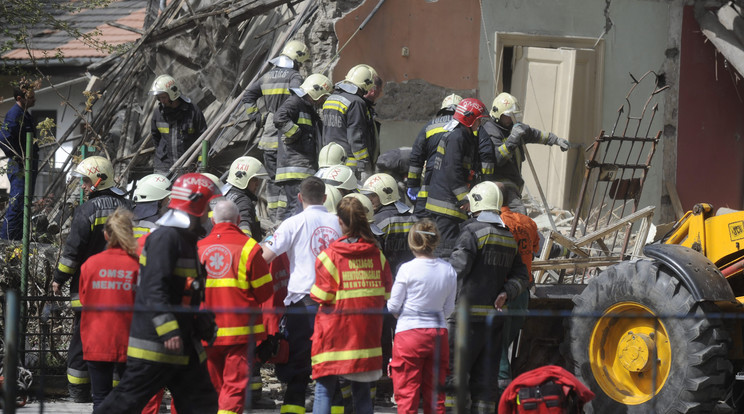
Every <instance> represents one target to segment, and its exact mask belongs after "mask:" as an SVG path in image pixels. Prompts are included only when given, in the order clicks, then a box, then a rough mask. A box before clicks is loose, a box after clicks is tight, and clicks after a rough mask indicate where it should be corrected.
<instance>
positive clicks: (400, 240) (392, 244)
mask: <svg viewBox="0 0 744 414" xmlns="http://www.w3.org/2000/svg"><path fill="white" fill-rule="evenodd" d="M399 206H400V208H399ZM402 207H405V205H403V204H399V203H393V204H388V205H386V206H382V207H380V209H379V210H378V211H377V212H376V213H375V218H374V219H375V224H376V225H377V227H379V228H380V230H381V231H382V234H381V235H379V236H378V240H379V241H380V245H381V246H382V253H383V254H384V255H385V257H386V258H387V260H388V262H389V263H390V270H391V271H392V272H393V275H396V274H397V273H398V268H399V267H400V265H402V264H403V263H405V262H407V261H410V260H413V253H412V252H411V249H410V247H408V233H409V232H410V231H411V226H413V223H415V222H416V216H414V215H413V214H411V212H410V210H404V211H401V210H402Z"/></svg>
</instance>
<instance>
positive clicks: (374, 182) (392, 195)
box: [361, 173, 400, 206]
mask: <svg viewBox="0 0 744 414" xmlns="http://www.w3.org/2000/svg"><path fill="white" fill-rule="evenodd" d="M361 191H362V192H369V193H374V194H377V196H378V197H380V204H382V205H383V206H386V205H388V204H393V203H395V202H396V201H398V200H400V194H399V193H398V183H397V182H396V181H395V178H393V177H392V176H391V175H390V174H385V173H379V174H374V175H372V176H371V177H369V178H367V181H365V182H364V185H363V186H362V190H361Z"/></svg>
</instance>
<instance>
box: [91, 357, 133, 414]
mask: <svg viewBox="0 0 744 414" xmlns="http://www.w3.org/2000/svg"><path fill="white" fill-rule="evenodd" d="M125 368H126V365H124V364H123V363H116V362H108V361H88V373H89V374H90V388H91V391H92V392H93V409H94V410H95V409H96V407H98V406H99V405H100V404H101V403H102V402H103V400H105V399H106V397H107V396H108V395H109V393H111V390H112V389H113V388H114V373H117V374H118V377H117V379H120V378H121V377H123V376H124V369H125Z"/></svg>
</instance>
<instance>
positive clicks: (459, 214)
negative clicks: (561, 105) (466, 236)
mask: <svg viewBox="0 0 744 414" xmlns="http://www.w3.org/2000/svg"><path fill="white" fill-rule="evenodd" d="M487 116H488V113H487V109H486V106H485V105H484V104H483V102H481V101H480V100H478V99H475V98H467V99H463V100H462V101H460V103H459V104H457V107H456V109H455V114H454V115H453V119H452V120H451V121H449V122H448V123H447V124H446V125H444V126H443V129H444V130H445V131H447V132H446V133H445V134H444V135H443V136H442V137H441V138H440V140H439V144H438V146H437V153H436V156H435V158H434V162H433V163H432V164H433V165H432V167H431V168H432V172H431V180H430V181H429V190H428V197H427V200H426V210H427V212H428V213H429V214H430V215H431V218H432V219H433V220H434V222H435V223H436V225H437V228H438V229H439V231H440V233H441V235H442V243H441V245H440V249H441V250H439V254H441V255H442V257H446V256H447V255H448V251H449V250H451V249H452V246H453V243H454V242H455V239H457V236H458V234H459V233H460V228H459V227H460V223H462V222H464V221H465V220H466V219H467V217H468V216H467V211H468V210H467V204H468V200H467V195H468V189H469V187H470V186H471V185H473V184H475V182H474V181H475V172H476V171H479V169H480V159H479V152H478V151H479V145H478V138H477V137H476V136H475V134H474V132H475V131H477V130H478V127H479V126H480V124H481V122H482V121H483V119H484V118H485V117H487Z"/></svg>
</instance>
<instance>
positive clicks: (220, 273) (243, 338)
mask: <svg viewBox="0 0 744 414" xmlns="http://www.w3.org/2000/svg"><path fill="white" fill-rule="evenodd" d="M198 246H199V261H201V262H202V264H204V267H205V268H206V270H207V285H206V290H205V294H204V302H203V304H202V308H204V309H209V310H211V311H213V312H214V313H215V315H216V322H217V327H218V330H217V340H216V341H215V342H214V344H213V345H236V344H245V343H248V340H249V338H250V337H251V336H252V337H253V340H256V341H260V340H262V339H264V338H266V330H265V328H264V325H263V319H262V318H261V314H260V313H253V314H251V313H249V312H248V311H249V310H253V311H257V310H258V306H259V304H261V303H262V302H264V301H266V300H267V299H268V298H269V297H271V295H272V294H273V293H274V284H273V281H272V278H271V274H270V273H269V266H268V265H267V264H266V261H265V260H264V259H263V256H262V253H261V252H262V250H261V246H259V245H258V243H256V241H255V240H254V239H252V238H250V237H248V236H246V235H245V234H243V231H242V230H240V228H238V226H236V225H235V224H233V223H217V224H215V225H214V227H213V228H212V231H211V232H210V233H209V235H208V236H207V237H205V238H204V239H202V240H200V241H199V243H198ZM230 310H241V311H242V312H230Z"/></svg>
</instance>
